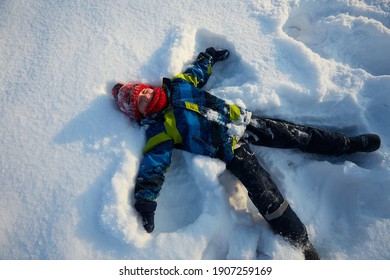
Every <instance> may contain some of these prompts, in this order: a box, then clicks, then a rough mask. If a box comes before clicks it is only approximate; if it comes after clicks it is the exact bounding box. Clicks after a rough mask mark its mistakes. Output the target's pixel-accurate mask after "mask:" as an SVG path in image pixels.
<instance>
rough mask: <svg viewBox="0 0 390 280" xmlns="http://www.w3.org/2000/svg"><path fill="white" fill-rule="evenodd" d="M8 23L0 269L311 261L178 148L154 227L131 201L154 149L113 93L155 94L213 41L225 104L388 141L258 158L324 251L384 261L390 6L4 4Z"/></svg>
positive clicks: (221, 178) (0, 131)
mask: <svg viewBox="0 0 390 280" xmlns="http://www.w3.org/2000/svg"><path fill="white" fill-rule="evenodd" d="M0 14H1V18H2V20H1V23H0V32H1V33H0V34H1V36H0V43H1V52H0V63H1V72H0V107H1V108H0V121H1V126H0V135H1V137H0V154H1V169H0V183H1V184H0V193H1V195H0V259H10V260H15V259H66V260H68V259H186V260H192V259H302V258H303V256H302V254H301V252H300V251H298V250H296V249H295V248H293V247H291V246H290V245H289V244H288V243H287V242H285V241H284V240H283V239H282V238H281V237H279V236H277V235H275V234H273V233H272V231H271V230H270V228H269V226H268V225H267V223H266V222H265V221H264V220H263V219H262V217H261V216H260V215H259V214H258V212H257V210H256V209H255V208H254V206H253V205H252V203H251V202H250V201H249V200H248V197H247V195H246V193H245V190H244V188H243V186H242V185H241V184H240V183H239V182H238V181H237V179H235V178H234V177H233V176H232V175H231V174H229V173H228V172H226V171H225V166H224V165H223V164H222V163H221V162H220V161H218V160H214V159H209V158H206V157H202V156H196V155H192V154H188V153H185V152H181V151H175V152H174V153H173V157H172V166H171V167H170V169H169V171H168V173H167V176H166V182H165V183H164V188H163V190H162V191H161V195H160V197H159V201H158V202H159V204H158V209H157V212H156V229H155V231H154V232H153V233H152V234H147V233H146V232H144V230H143V228H142V226H141V225H140V220H139V218H138V216H137V215H136V213H135V210H134V209H133V208H132V207H131V206H130V205H129V202H128V196H129V193H130V194H132V192H133V190H134V179H135V176H136V175H137V171H138V165H139V162H140V158H141V156H142V148H143V145H144V141H145V139H144V137H143V136H142V135H143V134H142V130H140V129H139V127H138V126H137V124H136V123H134V122H131V121H130V120H129V119H127V118H126V116H125V115H123V114H121V113H120V112H119V110H118V109H117V107H116V105H115V103H114V101H113V99H112V98H111V96H110V89H111V87H112V85H113V84H114V83H115V82H116V81H123V82H130V81H142V82H148V83H151V84H155V85H159V84H160V83H161V79H162V77H164V76H166V77H171V76H173V75H175V74H177V73H179V72H180V71H181V70H183V67H185V66H186V65H187V64H188V63H189V62H190V61H191V60H192V59H194V58H195V57H196V55H197V53H198V52H200V51H203V50H204V49H205V48H207V47H209V46H214V47H216V48H228V49H229V50H230V51H231V57H230V58H229V59H228V60H227V61H225V62H221V63H218V64H216V65H215V67H214V73H213V76H212V77H211V79H210V81H209V83H208V84H207V86H206V89H208V90H210V91H211V92H212V93H214V94H215V95H217V96H220V97H223V98H224V99H226V100H230V101H232V102H236V103H237V104H245V106H246V107H247V108H248V109H250V110H252V111H253V112H254V114H256V115H264V116H269V117H277V118H283V119H287V120H290V121H294V122H297V123H304V124H311V125H315V126H321V127H325V128H329V129H333V130H337V131H342V132H345V133H347V134H349V135H356V134H361V133H366V132H372V133H378V134H380V135H381V137H382V147H381V148H380V150H379V151H377V152H375V153H371V154H361V153H360V154H354V155H350V156H341V157H336V158H334V157H324V156H319V155H309V154H303V153H300V152H299V151H294V150H278V149H269V148H264V147H254V151H255V152H256V154H257V156H258V157H259V159H260V161H261V163H262V164H263V165H264V167H265V168H266V169H267V170H269V172H270V173H271V174H272V176H273V178H274V180H275V182H277V184H278V185H279V187H280V190H281V191H282V193H283V194H284V195H285V197H286V198H287V199H288V201H289V202H290V204H291V205H292V207H293V209H294V210H295V211H296V212H297V214H298V215H299V216H300V217H301V219H302V221H303V222H304V223H305V225H306V226H307V228H308V231H309V234H310V237H311V239H312V241H313V244H314V245H315V247H316V248H317V250H318V253H319V255H320V256H321V258H323V259H352V260H358V259H372V260H377V259H390V207H389V205H390V184H389V183H390V176H389V175H390V153H389V152H390V150H389V149H390V148H389V145H390V128H389V116H390V115H389V111H390V109H389V108H390V52H389V50H390V4H389V2H388V1H386V0H360V1H358V0H354V1H351V0H330V1H326V3H325V2H322V1H303V0H302V1H299V0H290V1H289V0H264V1H256V0H250V1H233V0H218V1H207V0H198V1H184V0H172V1H155V0H150V1H125V0H121V1H96V0H94V1H91V0H88V1H43V0H36V1H12V0H3V1H2V3H1V5H0ZM131 200H132V199H131ZM130 203H132V201H130Z"/></svg>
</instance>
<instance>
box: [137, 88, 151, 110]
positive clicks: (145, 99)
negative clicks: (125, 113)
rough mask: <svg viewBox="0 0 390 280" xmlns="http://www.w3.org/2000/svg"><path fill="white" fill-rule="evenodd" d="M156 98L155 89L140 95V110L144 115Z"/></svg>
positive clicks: (146, 90) (149, 89) (144, 91)
mask: <svg viewBox="0 0 390 280" xmlns="http://www.w3.org/2000/svg"><path fill="white" fill-rule="evenodd" d="M153 96H154V92H153V89H151V88H146V89H143V90H142V91H141V92H140V93H139V95H138V110H139V112H140V113H141V114H142V115H145V111H146V108H147V107H148V105H149V103H150V101H151V100H152V98H153Z"/></svg>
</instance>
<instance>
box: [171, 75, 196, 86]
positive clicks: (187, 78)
mask: <svg viewBox="0 0 390 280" xmlns="http://www.w3.org/2000/svg"><path fill="white" fill-rule="evenodd" d="M173 79H183V80H185V81H187V82H190V83H192V84H193V85H194V86H198V84H199V81H198V78H197V77H194V76H192V75H188V74H184V73H181V74H178V75H176V76H175V77H173Z"/></svg>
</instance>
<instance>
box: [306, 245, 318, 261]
mask: <svg viewBox="0 0 390 280" xmlns="http://www.w3.org/2000/svg"><path fill="white" fill-rule="evenodd" d="M302 252H303V255H304V256H305V260H319V259H320V257H319V256H318V254H317V251H316V249H314V247H313V245H312V244H311V243H310V242H307V243H306V245H305V246H303V249H302Z"/></svg>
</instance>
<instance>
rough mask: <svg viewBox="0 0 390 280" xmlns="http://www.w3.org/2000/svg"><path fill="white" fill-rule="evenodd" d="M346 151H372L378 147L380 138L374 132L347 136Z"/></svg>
mask: <svg viewBox="0 0 390 280" xmlns="http://www.w3.org/2000/svg"><path fill="white" fill-rule="evenodd" d="M349 141H350V142H349V149H348V153H356V152H366V153H369V152H374V151H376V150H378V149H379V147H380V145H381V139H380V137H379V135H376V134H362V135H359V136H355V137H349Z"/></svg>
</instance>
